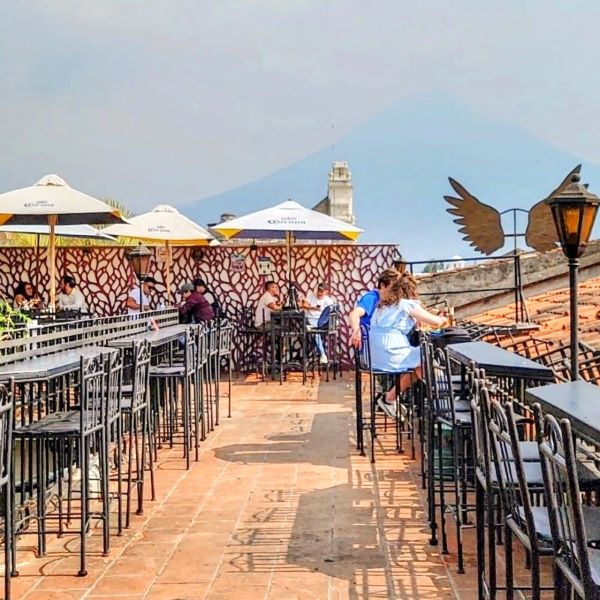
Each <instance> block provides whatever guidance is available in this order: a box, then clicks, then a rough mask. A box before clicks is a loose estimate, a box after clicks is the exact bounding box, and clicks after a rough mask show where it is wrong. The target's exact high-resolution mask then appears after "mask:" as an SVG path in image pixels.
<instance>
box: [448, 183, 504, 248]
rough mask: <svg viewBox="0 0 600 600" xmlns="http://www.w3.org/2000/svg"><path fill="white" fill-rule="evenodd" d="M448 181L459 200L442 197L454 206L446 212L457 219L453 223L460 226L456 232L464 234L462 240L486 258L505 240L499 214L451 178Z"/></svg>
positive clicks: (451, 197) (502, 244) (500, 246)
mask: <svg viewBox="0 0 600 600" xmlns="http://www.w3.org/2000/svg"><path fill="white" fill-rule="evenodd" d="M448 180H449V181H450V185H451V186H452V187H453V188H454V191H455V192H456V193H457V194H458V195H459V196H460V198H454V197H453V196H444V199H445V200H446V202H448V203H449V204H452V206H454V208H448V209H446V210H447V211H448V212H449V213H450V214H452V215H456V216H457V217H458V219H454V222H455V223H456V224H458V225H461V227H460V229H459V230H458V231H459V232H460V233H464V234H465V235H464V237H463V240H465V241H467V242H470V245H471V246H473V247H474V248H475V250H478V251H479V252H482V253H483V254H485V255H486V256H487V255H490V254H493V253H494V252H496V250H499V249H500V248H502V246H504V239H505V238H504V231H503V230H502V218H501V216H500V213H499V212H498V211H497V210H496V209H495V208H493V207H491V206H489V205H487V204H484V203H483V202H480V201H479V200H478V199H477V198H475V196H473V195H471V194H470V193H469V192H468V191H467V190H466V189H465V188H464V187H463V186H462V185H461V184H460V183H458V181H456V180H454V179H452V177H449V178H448Z"/></svg>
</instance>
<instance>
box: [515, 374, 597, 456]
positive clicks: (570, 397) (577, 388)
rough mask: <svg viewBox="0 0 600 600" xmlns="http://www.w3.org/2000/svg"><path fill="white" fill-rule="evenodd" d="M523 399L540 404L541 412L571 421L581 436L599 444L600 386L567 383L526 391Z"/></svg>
mask: <svg viewBox="0 0 600 600" xmlns="http://www.w3.org/2000/svg"><path fill="white" fill-rule="evenodd" d="M525 400H526V401H527V402H528V403H529V404H533V403H535V402H539V403H540V404H541V405H542V409H543V410H544V412H548V413H550V414H551V415H554V416H555V417H556V418H557V419H564V418H567V419H570V420H571V425H572V427H573V430H574V431H575V432H576V433H577V434H578V435H580V436H581V437H584V438H587V439H588V440H590V441H592V442H593V443H594V444H598V445H600V387H599V386H597V385H594V384H592V383H588V382H587V381H581V380H579V381H568V382H566V383H554V384H551V385H544V386H542V387H534V388H527V389H526V390H525Z"/></svg>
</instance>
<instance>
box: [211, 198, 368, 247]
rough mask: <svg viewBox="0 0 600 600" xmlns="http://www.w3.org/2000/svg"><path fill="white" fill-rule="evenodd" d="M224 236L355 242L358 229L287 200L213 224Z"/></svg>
mask: <svg viewBox="0 0 600 600" xmlns="http://www.w3.org/2000/svg"><path fill="white" fill-rule="evenodd" d="M213 230H214V231H217V232H218V233H220V234H221V235H224V236H225V237H227V238H255V239H261V238H262V239H265V238H266V239H270V240H275V239H289V234H293V235H294V237H295V238H296V239H297V240H345V241H348V240H351V241H356V240H357V239H358V236H359V235H360V234H361V233H362V229H359V228H358V227H354V225H349V224H348V223H344V222H343V221H338V219H334V218H333V217H329V216H327V215H324V214H322V213H319V212H317V211H315V210H310V209H309V208H305V207H304V206H302V205H301V204H298V203H297V202H294V201H293V200H288V201H287V202H282V203H281V204H277V206H273V207H271V208H265V209H264V210H259V211H257V212H254V213H251V214H249V215H245V216H243V217H239V218H238V219H232V220H231V221H225V222H224V223H219V224H218V225H215V227H213Z"/></svg>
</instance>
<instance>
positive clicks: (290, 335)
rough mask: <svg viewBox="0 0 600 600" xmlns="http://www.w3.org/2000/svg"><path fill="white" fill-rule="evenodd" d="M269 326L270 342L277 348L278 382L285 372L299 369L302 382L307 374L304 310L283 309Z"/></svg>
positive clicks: (304, 381) (280, 381)
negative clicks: (275, 321) (276, 319)
mask: <svg viewBox="0 0 600 600" xmlns="http://www.w3.org/2000/svg"><path fill="white" fill-rule="evenodd" d="M274 325H275V326H274V327H272V328H271V334H272V338H271V343H272V345H273V347H274V348H277V356H278V364H279V383H280V384H283V382H284V380H285V379H286V376H287V372H288V371H292V370H300V371H301V372H302V383H303V384H305V383H306V376H307V327H306V314H305V313H304V311H284V312H282V313H281V315H280V316H279V319H278V321H277V323H274Z"/></svg>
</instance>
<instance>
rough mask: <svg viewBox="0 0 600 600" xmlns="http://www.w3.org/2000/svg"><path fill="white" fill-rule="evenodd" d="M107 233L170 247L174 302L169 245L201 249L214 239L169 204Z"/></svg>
mask: <svg viewBox="0 0 600 600" xmlns="http://www.w3.org/2000/svg"><path fill="white" fill-rule="evenodd" d="M104 231H105V232H106V233H109V234H111V235H118V236H122V237H128V238H134V239H139V240H147V241H151V242H164V243H165V246H166V247H167V260H166V277H165V283H166V288H167V295H168V297H169V300H171V249H170V247H169V246H170V244H176V245H178V246H182V245H188V246H190V245H191V246H201V245H205V244H209V243H210V242H211V241H212V240H214V238H213V236H212V235H211V234H210V233H209V232H208V231H206V229H203V228H202V227H200V225H197V224H196V223H194V221H192V220H191V219H188V218H187V217H186V216H184V215H182V214H181V213H180V212H179V211H178V210H177V209H175V208H173V207H172V206H168V205H167V204H161V205H159V206H157V207H155V208H153V209H152V210H151V211H150V212H147V213H144V214H143V215H138V216H137V217H131V219H129V223H127V224H125V225H111V226H110V227H107V228H106V229H105V230H104Z"/></svg>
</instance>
